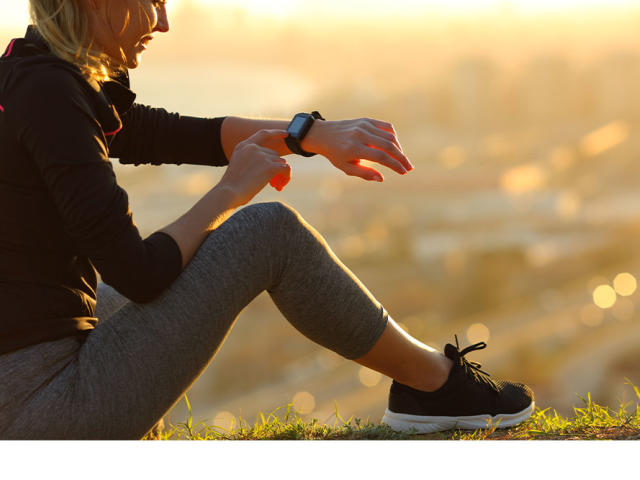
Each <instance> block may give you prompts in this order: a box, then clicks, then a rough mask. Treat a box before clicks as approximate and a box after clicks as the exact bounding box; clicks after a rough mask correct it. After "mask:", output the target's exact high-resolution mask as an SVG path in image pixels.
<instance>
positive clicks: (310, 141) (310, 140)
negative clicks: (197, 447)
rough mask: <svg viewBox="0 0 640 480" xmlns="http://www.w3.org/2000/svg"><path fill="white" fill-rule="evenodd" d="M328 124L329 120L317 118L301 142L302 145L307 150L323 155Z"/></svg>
mask: <svg viewBox="0 0 640 480" xmlns="http://www.w3.org/2000/svg"><path fill="white" fill-rule="evenodd" d="M328 126H329V122H328V121H325V120H315V121H314V122H313V124H312V125H311V128H310V129H309V131H308V132H307V134H306V135H305V137H304V138H303V139H302V141H301V142H300V147H301V148H302V149H303V150H304V151H305V152H311V153H317V154H320V155H323V152H324V147H325V146H326V141H325V140H323V138H324V133H325V131H326V128H327V127H328Z"/></svg>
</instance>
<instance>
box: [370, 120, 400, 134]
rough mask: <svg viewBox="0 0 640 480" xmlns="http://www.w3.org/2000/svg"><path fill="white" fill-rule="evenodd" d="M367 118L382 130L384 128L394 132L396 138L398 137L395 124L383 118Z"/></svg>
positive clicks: (386, 130)
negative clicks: (384, 120)
mask: <svg viewBox="0 0 640 480" xmlns="http://www.w3.org/2000/svg"><path fill="white" fill-rule="evenodd" d="M365 120H367V121H368V122H369V123H370V124H371V125H373V126H374V127H376V128H379V129H380V130H384V131H385V132H389V133H392V134H393V135H394V136H395V137H396V138H397V137H398V135H397V134H396V129H395V128H393V125H392V124H390V123H389V122H383V121H382V120H376V119H375V118H366V119H365Z"/></svg>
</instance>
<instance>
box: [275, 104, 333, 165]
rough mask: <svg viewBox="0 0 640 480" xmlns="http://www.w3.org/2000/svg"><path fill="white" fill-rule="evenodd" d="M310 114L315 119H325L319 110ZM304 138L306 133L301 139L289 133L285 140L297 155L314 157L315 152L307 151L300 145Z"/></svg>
mask: <svg viewBox="0 0 640 480" xmlns="http://www.w3.org/2000/svg"><path fill="white" fill-rule="evenodd" d="M309 115H310V116H311V117H312V118H313V119H314V120H324V117H323V116H322V115H321V114H320V112H318V111H317V110H314V111H313V112H311V113H310V114H309ZM312 125H313V124H312ZM310 129H311V127H309V130H310ZM307 131H308V130H307ZM305 135H306V134H305ZM303 138H304V135H303V136H302V138H299V139H298V138H295V137H292V136H291V135H288V136H287V137H285V139H284V142H285V144H286V145H287V147H289V150H291V152H293V153H295V154H296V155H302V156H303V157H313V156H314V155H316V154H315V153H312V152H307V151H306V150H304V149H303V148H302V147H301V146H300V142H301V141H302V139H303Z"/></svg>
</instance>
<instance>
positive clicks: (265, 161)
mask: <svg viewBox="0 0 640 480" xmlns="http://www.w3.org/2000/svg"><path fill="white" fill-rule="evenodd" d="M287 135H288V134H287V131H286V130H259V131H258V132H256V133H255V134H253V135H252V136H250V137H249V138H247V139H246V140H244V141H242V142H240V143H238V145H237V146H236V148H235V150H234V151H233V154H232V155H231V158H230V159H229V166H228V167H227V170H226V172H225V173H224V175H223V176H222V179H221V180H220V182H219V183H218V186H219V187H223V188H226V189H227V190H229V191H230V192H231V193H232V198H233V203H234V207H239V206H241V205H245V204H247V203H249V202H250V201H251V199H252V198H253V197H255V196H256V195H257V194H258V192H260V191H261V190H262V189H263V188H264V187H265V186H266V185H267V183H269V181H270V180H272V179H273V178H274V177H276V176H279V181H278V182H276V184H278V185H279V186H282V187H284V185H286V183H287V182H288V181H289V180H290V179H291V167H290V166H289V165H288V164H287V162H286V161H285V160H284V159H283V158H280V156H279V155H278V153H277V152H276V151H275V150H272V149H270V148H267V145H273V144H274V143H277V141H280V142H282V139H284V138H285V137H286V136H287ZM274 186H275V185H274ZM279 190H282V188H279Z"/></svg>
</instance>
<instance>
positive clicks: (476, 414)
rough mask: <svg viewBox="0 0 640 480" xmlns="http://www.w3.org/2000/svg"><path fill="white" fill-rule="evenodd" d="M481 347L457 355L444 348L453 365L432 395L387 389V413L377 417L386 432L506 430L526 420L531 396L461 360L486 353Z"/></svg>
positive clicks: (452, 349)
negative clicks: (478, 352)
mask: <svg viewBox="0 0 640 480" xmlns="http://www.w3.org/2000/svg"><path fill="white" fill-rule="evenodd" d="M486 346H487V344H486V343H484V342H480V343H476V344H474V345H471V346H469V347H467V348H465V349H464V350H462V351H460V349H459V346H458V337H457V336H456V346H455V347H454V346H453V345H451V344H450V343H448V344H447V345H446V346H445V347H444V354H445V355H446V356H447V357H448V358H450V359H451V360H453V368H452V369H451V373H449V378H448V379H447V381H446V382H445V384H444V385H443V386H442V387H440V388H439V389H438V390H436V391H435V392H422V391H420V390H416V389H414V388H411V387H409V386H407V385H403V384H401V383H398V382H396V381H395V380H394V381H393V383H392V384H391V391H390V392H389V408H387V410H386V411H385V414H384V416H383V417H382V423H386V424H387V425H389V426H390V427H391V428H392V429H394V430H397V431H401V432H408V431H410V430H412V429H414V430H415V431H416V432H417V433H431V432H439V431H442V430H450V429H454V428H455V429H468V430H475V429H478V428H487V427H488V426H495V427H498V428H504V427H511V426H513V425H517V424H518V423H521V422H523V421H524V420H526V419H527V418H529V417H530V416H531V414H532V413H533V410H534V408H535V403H534V401H533V392H532V391H531V389H530V388H529V387H527V386H526V385H523V384H522V383H512V382H504V381H495V382H494V381H493V380H491V379H490V378H489V374H488V373H486V372H483V371H482V370H480V367H481V365H480V364H478V363H475V362H469V361H468V360H467V359H465V358H464V356H465V355H466V354H467V353H469V352H473V351H474V350H482V349H483V348H486Z"/></svg>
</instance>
